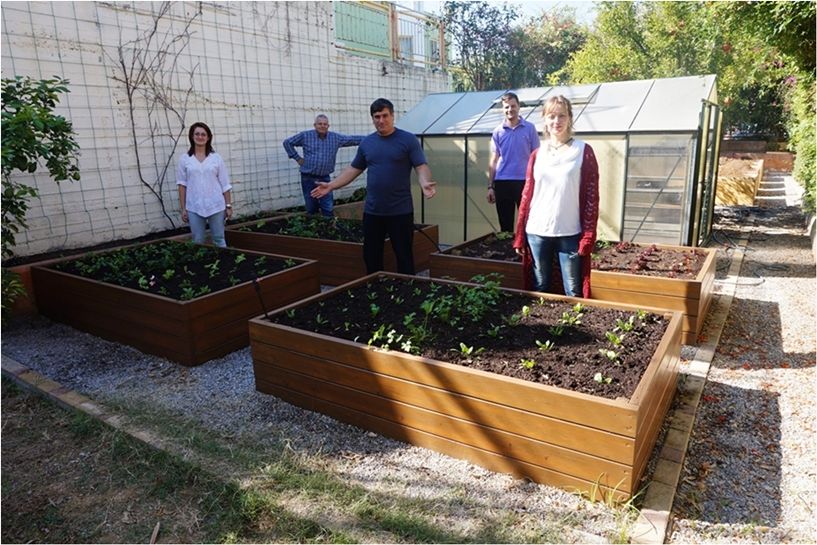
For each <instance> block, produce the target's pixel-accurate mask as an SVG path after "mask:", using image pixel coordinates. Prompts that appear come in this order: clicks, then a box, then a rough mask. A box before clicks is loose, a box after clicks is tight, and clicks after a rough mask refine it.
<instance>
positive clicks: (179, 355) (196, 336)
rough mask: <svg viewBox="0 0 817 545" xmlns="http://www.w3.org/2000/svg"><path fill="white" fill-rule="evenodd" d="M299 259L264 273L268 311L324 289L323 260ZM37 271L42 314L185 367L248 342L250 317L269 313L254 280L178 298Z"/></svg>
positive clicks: (47, 270)
mask: <svg viewBox="0 0 817 545" xmlns="http://www.w3.org/2000/svg"><path fill="white" fill-rule="evenodd" d="M244 253H247V254H249V255H261V254H253V253H251V252H244ZM265 255H267V256H268V257H278V258H282V259H288V256H280V255H273V256H269V254H265ZM76 257H77V256H74V257H69V258H65V259H60V260H55V261H50V262H49V263H56V262H62V261H70V260H71V259H76ZM297 261H302V263H301V264H299V265H296V266H295V267H291V268H289V269H286V270H284V271H281V272H278V273H274V274H269V275H266V276H263V277H260V278H258V285H259V287H260V289H261V297H262V298H263V301H264V305H266V307H267V309H266V310H268V311H269V310H273V309H275V308H278V307H280V306H283V305H287V304H289V303H292V302H293V301H298V300H300V299H302V298H304V297H308V296H309V295H313V294H315V293H318V292H319V291H320V282H319V279H318V264H317V263H316V262H315V261H309V260H297ZM31 274H32V279H33V283H34V290H35V294H36V300H37V307H38V309H39V311H40V313H42V314H43V315H45V316H47V317H49V318H51V319H53V320H56V321H58V322H63V323H65V324H68V325H70V326H72V327H75V328H77V329H80V330H82V331H86V332H88V333H91V334H93V335H97V336H99V337H102V338H104V339H108V340H111V341H116V342H121V343H124V344H127V345H130V346H133V347H135V348H138V349H139V350H142V351H144V352H148V353H150V354H156V355H158V356H162V357H165V358H167V359H170V360H173V361H175V362H178V363H181V364H183V365H199V364H201V363H204V362H205V361H208V360H210V359H213V358H217V357H221V356H224V355H226V354H229V353H230V352H233V351H235V350H238V349H239V348H242V347H244V346H247V344H248V343H249V334H248V328H247V320H248V319H250V318H252V317H253V316H257V315H258V314H259V313H260V312H263V311H264V309H263V308H262V306H261V302H260V301H259V296H258V294H257V293H256V291H255V288H254V286H253V284H252V282H244V283H242V284H238V285H236V286H233V287H231V288H227V289H224V290H221V291H218V292H215V293H210V294H208V295H204V296H201V297H197V298H195V299H192V300H190V301H177V300H175V299H171V298H169V297H163V296H161V295H155V294H152V293H148V292H144V291H140V290H136V289H131V288H124V287H121V286H116V285H113V284H108V283H103V282H99V281H96V280H91V279H88V278H83V277H81V276H76V275H73V274H68V273H65V272H61V271H57V270H55V269H51V268H48V267H46V266H43V265H36V266H33V267H32V268H31Z"/></svg>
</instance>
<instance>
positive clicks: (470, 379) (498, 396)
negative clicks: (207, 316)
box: [250, 318, 636, 437]
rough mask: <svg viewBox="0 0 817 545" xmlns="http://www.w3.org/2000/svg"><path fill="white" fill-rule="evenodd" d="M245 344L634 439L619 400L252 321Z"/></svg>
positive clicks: (631, 414) (631, 417) (629, 415)
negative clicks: (260, 346) (336, 363)
mask: <svg viewBox="0 0 817 545" xmlns="http://www.w3.org/2000/svg"><path fill="white" fill-rule="evenodd" d="M250 341H251V343H252V344H255V343H263V344H269V345H272V346H276V347H279V348H283V349H286V350H289V351H292V352H300V353H302V354H310V355H312V356H314V357H317V358H321V359H326V360H329V361H333V362H338V363H343V364H345V365H349V366H352V367H359V368H362V369H370V370H372V371H374V372H377V373H380V374H383V375H387V376H391V377H395V378H400V379H403V380H407V381H410V382H415V383H420V384H427V385H429V386H433V387H436V388H443V389H446V390H449V391H455V392H457V393H459V394H462V395H467V396H471V397H476V398H479V399H484V400H486V401H491V402H493V403H498V404H501V405H506V406H508V407H512V408H516V409H520V410H526V411H531V412H535V413H537V414H543V415H546V416H551V417H553V418H558V419H561V420H566V421H569V422H575V423H576V424H581V425H584V426H589V427H593V428H599V429H603V430H606V431H609V432H610V433H615V434H618V435H623V436H626V437H634V434H635V427H636V422H635V418H636V414H635V409H634V408H633V407H631V406H629V405H628V404H627V403H625V402H623V401H615V400H610V399H604V398H599V397H595V396H591V395H587V394H582V393H578V392H572V391H569V390H564V389H561V388H555V387H552V386H546V385H542V384H535V383H532V382H528V381H524V380H520V379H516V378H512V377H505V376H501V375H496V374H493V373H487V372H484V371H480V370H477V369H469V368H467V367H462V366H458V365H454V364H449V363H444V362H438V361H435V360H430V359H426V358H420V357H417V356H412V355H409V354H401V353H398V352H384V351H381V350H377V349H373V348H371V347H369V346H364V345H360V344H358V343H354V342H352V341H346V340H344V339H337V338H334V337H327V336H325V335H319V334H316V333H311V332H307V331H301V330H297V329H293V328H289V327H286V326H282V325H278V324H270V323H269V322H266V321H263V320H258V319H257V318H256V319H253V320H251V321H250Z"/></svg>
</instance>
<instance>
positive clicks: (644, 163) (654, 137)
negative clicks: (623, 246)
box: [622, 134, 695, 244]
mask: <svg viewBox="0 0 817 545" xmlns="http://www.w3.org/2000/svg"><path fill="white" fill-rule="evenodd" d="M694 145H695V140H694V135H693V134H650V135H631V136H630V142H629V150H628V160H627V182H626V190H625V192H624V229H623V232H622V239H623V240H629V241H634V242H659V243H664V244H680V243H682V242H681V241H682V240H683V238H682V233H684V232H685V231H684V230H683V227H684V224H685V223H686V222H685V221H684V220H685V218H684V214H683V210H684V208H685V203H686V199H685V195H686V194H687V185H688V181H689V178H690V177H691V174H692V169H691V164H690V163H691V160H692V158H693V156H694V154H693V153H692V151H693V147H694Z"/></svg>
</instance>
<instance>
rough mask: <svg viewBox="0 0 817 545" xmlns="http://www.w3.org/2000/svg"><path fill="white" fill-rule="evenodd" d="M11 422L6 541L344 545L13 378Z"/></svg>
mask: <svg viewBox="0 0 817 545" xmlns="http://www.w3.org/2000/svg"><path fill="white" fill-rule="evenodd" d="M2 422H3V441H2V475H3V478H2V510H3V519H2V541H3V542H6V543H10V542H13V543H26V542H47V543H83V542H85V543H122V542H126V543H140V542H141V543H147V542H148V541H149V540H150V538H151V535H152V533H153V531H154V529H155V527H156V523H160V526H159V533H158V536H157V541H158V542H164V543H208V542H236V541H257V540H258V539H259V538H263V540H272V541H327V540H328V541H335V540H337V539H338V537H340V541H343V538H342V536H334V539H333V536H332V535H331V533H329V532H327V531H325V530H324V529H323V528H321V527H319V526H318V525H316V524H315V523H313V522H310V521H308V520H301V519H298V518H297V517H291V516H287V515H285V514H283V513H282V512H281V511H280V509H277V508H276V506H275V505H273V504H271V503H270V502H268V501H267V500H266V498H264V497H263V495H259V494H257V493H255V492H253V491H251V490H243V489H240V488H239V487H238V486H236V485H235V484H232V483H231V482H223V481H221V480H219V479H217V478H215V477H214V476H213V475H212V474H210V473H208V472H207V471H204V470H203V469H201V468H200V467H198V466H196V465H194V464H190V463H188V462H184V461H182V460H180V459H179V458H176V457H174V456H171V455H169V454H167V453H165V452H163V451H159V450H156V449H154V448H152V447H150V446H147V445H145V444H144V443H142V442H140V441H137V440H135V439H133V438H132V437H130V436H128V435H126V434H124V433H122V432H119V431H117V430H114V429H113V428H110V427H109V426H107V425H105V424H102V423H100V422H98V421H95V420H93V419H91V418H89V417H87V416H85V415H81V414H78V413H73V412H70V411H66V410H63V409H61V408H59V407H57V406H55V405H53V404H52V403H50V402H49V401H47V400H44V399H42V398H40V397H37V396H34V395H31V394H29V393H27V392H24V391H22V390H20V389H19V388H17V387H16V386H15V385H14V384H13V383H11V382H10V381H9V380H7V379H3V382H2ZM327 538H328V539H327Z"/></svg>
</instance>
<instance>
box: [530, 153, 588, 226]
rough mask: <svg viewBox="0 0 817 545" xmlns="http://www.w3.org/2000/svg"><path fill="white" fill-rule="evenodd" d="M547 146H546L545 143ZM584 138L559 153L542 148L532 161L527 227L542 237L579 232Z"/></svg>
mask: <svg viewBox="0 0 817 545" xmlns="http://www.w3.org/2000/svg"><path fill="white" fill-rule="evenodd" d="M544 148H547V146H544ZM583 159H584V142H582V141H581V140H574V141H573V142H572V143H571V144H570V147H569V148H568V149H566V150H563V151H561V152H560V153H557V154H553V155H552V154H550V153H548V151H547V149H540V150H539V152H538V154H537V155H536V162H535V163H534V165H533V180H534V182H535V185H534V186H533V196H532V198H531V201H530V214H529V215H528V223H527V225H526V226H525V231H526V232H528V233H532V234H534V235H539V236H541V237H566V236H572V235H575V234H577V233H580V232H581V230H582V223H581V219H580V217H579V193H580V192H579V188H580V186H581V172H582V162H583Z"/></svg>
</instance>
